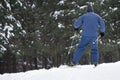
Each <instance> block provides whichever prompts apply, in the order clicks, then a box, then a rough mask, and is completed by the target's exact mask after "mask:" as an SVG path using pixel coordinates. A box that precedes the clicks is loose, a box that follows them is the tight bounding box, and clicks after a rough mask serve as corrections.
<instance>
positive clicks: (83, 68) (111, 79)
mask: <svg viewBox="0 0 120 80" xmlns="http://www.w3.org/2000/svg"><path fill="white" fill-rule="evenodd" d="M0 80H120V62H116V63H103V64H100V65H98V66H97V67H94V66H93V65H78V66H75V67H67V66H65V65H62V66H60V67H59V68H51V69H49V70H46V69H40V70H32V71H27V72H20V73H11V74H10V73H5V74H3V75H0Z"/></svg>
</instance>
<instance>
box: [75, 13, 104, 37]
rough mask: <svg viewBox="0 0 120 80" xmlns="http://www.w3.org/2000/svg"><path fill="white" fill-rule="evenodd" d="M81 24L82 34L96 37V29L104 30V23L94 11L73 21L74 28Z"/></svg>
mask: <svg viewBox="0 0 120 80" xmlns="http://www.w3.org/2000/svg"><path fill="white" fill-rule="evenodd" d="M81 25H82V35H83V36H90V37H92V36H93V37H97V36H98V31H99V29H100V32H105V24H104V21H103V19H102V18H101V17H100V16H99V15H97V14H96V13H94V12H88V13H86V14H84V15H82V16H80V17H79V18H78V19H77V20H76V21H75V22H74V28H75V29H77V28H79V27H80V26H81Z"/></svg>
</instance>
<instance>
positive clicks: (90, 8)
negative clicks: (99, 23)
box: [87, 4, 94, 12]
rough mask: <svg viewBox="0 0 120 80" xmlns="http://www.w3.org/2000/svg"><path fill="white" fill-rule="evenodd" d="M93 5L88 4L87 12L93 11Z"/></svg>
mask: <svg viewBox="0 0 120 80" xmlns="http://www.w3.org/2000/svg"><path fill="white" fill-rule="evenodd" d="M93 11H94V10H93V6H92V5H90V4H89V5H87V12H93Z"/></svg>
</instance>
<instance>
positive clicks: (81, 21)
mask: <svg viewBox="0 0 120 80" xmlns="http://www.w3.org/2000/svg"><path fill="white" fill-rule="evenodd" d="M81 25H82V38H81V40H80V42H79V44H78V46H77V48H76V50H75V53H74V55H73V62H74V63H78V62H79V60H80V59H81V57H82V55H83V52H84V50H85V48H86V47H87V45H88V44H90V46H91V57H92V58H91V59H92V63H93V64H97V63H98V60H99V52H98V43H97V42H96V43H95V44H93V42H94V41H95V40H96V39H97V37H98V34H99V33H98V32H99V30H100V32H105V24H104V21H103V20H102V18H101V17H100V16H99V15H97V14H96V13H94V12H93V11H91V12H87V13H86V14H84V15H82V16H80V17H79V18H78V19H77V20H76V21H75V22H74V28H75V29H77V28H79V27H80V26H81Z"/></svg>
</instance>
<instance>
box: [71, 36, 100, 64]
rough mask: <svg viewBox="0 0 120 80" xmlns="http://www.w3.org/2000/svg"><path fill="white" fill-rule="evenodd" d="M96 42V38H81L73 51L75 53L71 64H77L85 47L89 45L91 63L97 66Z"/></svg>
mask: <svg viewBox="0 0 120 80" xmlns="http://www.w3.org/2000/svg"><path fill="white" fill-rule="evenodd" d="M96 40H97V37H88V36H82V38H81V40H80V42H79V44H78V46H77V48H76V50H75V53H74V55H73V62H74V63H78V62H79V60H80V59H81V57H82V55H83V52H84V50H85V49H86V47H87V45H88V44H90V46H91V57H92V58H91V59H92V63H93V64H97V63H98V59H99V52H98V41H96ZM94 42H95V43H94Z"/></svg>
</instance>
